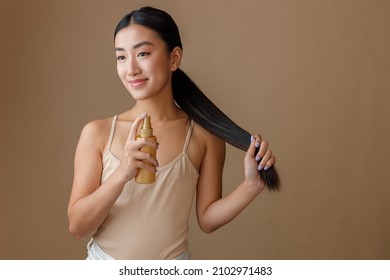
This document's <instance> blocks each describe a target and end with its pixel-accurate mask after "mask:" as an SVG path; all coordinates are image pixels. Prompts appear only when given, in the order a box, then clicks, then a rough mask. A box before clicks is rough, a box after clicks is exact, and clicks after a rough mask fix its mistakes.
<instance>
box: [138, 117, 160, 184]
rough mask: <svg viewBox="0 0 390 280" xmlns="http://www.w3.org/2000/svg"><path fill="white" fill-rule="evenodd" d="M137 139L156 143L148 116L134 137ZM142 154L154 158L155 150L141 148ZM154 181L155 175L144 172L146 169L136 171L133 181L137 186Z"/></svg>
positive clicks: (146, 147) (145, 147)
mask: <svg viewBox="0 0 390 280" xmlns="http://www.w3.org/2000/svg"><path fill="white" fill-rule="evenodd" d="M139 138H148V139H150V140H152V141H155V142H157V138H156V136H154V135H153V128H152V124H151V122H150V116H148V115H146V116H145V118H144V122H143V124H142V128H141V132H140V135H137V136H136V139H139ZM141 151H142V152H146V153H149V154H151V155H153V156H156V150H155V149H153V148H152V147H149V146H144V147H142V148H141ZM155 180H156V174H155V173H153V172H151V171H149V170H146V169H141V168H140V169H138V172H137V175H136V176H135V181H136V182H137V183H138V184H151V183H153V182H154V181H155Z"/></svg>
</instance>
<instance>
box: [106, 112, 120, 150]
mask: <svg viewBox="0 0 390 280" xmlns="http://www.w3.org/2000/svg"><path fill="white" fill-rule="evenodd" d="M117 119H118V115H116V116H114V117H113V118H112V124H111V131H110V137H109V138H108V144H107V150H108V151H109V150H111V144H112V139H113V138H114V133H115V124H116V120H117Z"/></svg>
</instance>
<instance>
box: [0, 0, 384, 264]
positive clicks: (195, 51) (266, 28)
mask: <svg viewBox="0 0 390 280" xmlns="http://www.w3.org/2000/svg"><path fill="white" fill-rule="evenodd" d="M145 5H151V6H155V7H157V8H161V9H163V10H166V11H167V12H169V13H170V14H171V15H172V16H173V18H174V19H175V20H176V22H177V24H178V26H179V28H180V31H181V35H182V40H183V44H184V59H183V63H182V69H183V70H184V71H186V72H187V73H188V74H189V75H190V76H191V77H192V78H193V80H195V82H196V83H197V84H198V85H199V86H200V88H201V89H202V90H203V91H204V92H205V93H206V95H208V96H209V97H210V99H211V100H213V101H214V102H215V103H216V104H217V105H218V106H219V107H220V108H221V109H222V110H223V111H225V112H226V114H227V115H229V116H230V117H231V118H232V119H233V120H235V121H236V122H237V123H238V124H240V125H241V126H243V127H244V128H246V129H247V130H248V131H250V132H251V133H259V134H261V135H263V136H264V138H266V139H267V140H268V141H269V142H270V143H271V146H270V149H271V150H272V151H273V152H274V154H276V155H277V167H278V169H279V172H280V173H281V176H282V182H283V188H282V191H281V192H279V193H270V192H267V191H264V192H263V193H262V194H261V196H259V197H258V198H257V199H256V200H255V201H254V202H253V203H252V204H251V205H250V206H249V207H248V208H247V209H246V210H245V211H244V212H243V213H242V214H241V215H240V216H239V217H238V218H236V219H235V220H234V221H233V222H231V223H230V224H228V225H226V226H224V227H222V228H221V229H219V230H218V231H216V232H214V233H212V234H209V235H208V234H205V233H203V232H201V231H200V230H199V228H198V226H197V224H196V221H195V217H194V213H193V212H192V214H191V219H190V237H189V241H190V247H191V250H192V256H193V259H389V258H390V224H389V223H390V203H389V200H390V199H389V198H390V170H389V168H390V164H389V163H390V160H389V158H390V149H389V144H390V129H389V128H390V127H389V126H390V125H389V120H390V110H389V105H390V102H389V101H390V1H387V0H382V1H381V0H329V1H321V0H296V1H282V0H276V1H275V0H274V1H271V0H234V1H222V0H217V1H206V0H202V1H179V0H176V1H172V0H170V1H124V0H121V1H95V0H93V1H92V0H88V1H78V0H72V1H52V0H38V1H15V0H2V1H1V3H0V11H1V12H0V13H1V15H0V36H1V44H0V48H1V49H0V61H1V63H0V67H1V69H0V70H1V73H0V74H1V76H0V78H1V83H0V93H1V96H0V101H1V103H0V104H1V110H0V114H1V118H0V121H1V130H0V131H1V138H0V141H1V143H0V147H1V161H0V164H1V165H0V180H1V181H0V187H1V189H0V195H1V196H0V219H1V220H0V258H1V259H83V258H85V257H86V249H85V246H86V243H87V241H88V238H86V239H84V240H82V241H76V240H75V239H74V238H73V237H71V235H70V234H69V233H68V221H67V215H66V211H67V203H68V199H69V195H70V189H71V184H72V179H73V158H74V152H75V148H76V144H77V141H78V138H79V135H80V132H81V129H82V127H83V126H84V125H85V124H86V123H87V122H89V121H91V120H94V119H98V118H106V117H111V116H113V115H115V114H117V113H120V112H122V111H125V110H127V109H128V108H130V107H131V106H132V104H134V101H133V100H132V98H131V96H130V94H129V93H128V92H127V91H126V90H125V89H124V87H123V85H122V83H121V82H120V80H119V78H118V77H117V74H116V61H115V56H114V49H113V31H114V28H115V26H116V24H117V22H118V21H119V19H120V18H121V17H122V16H123V15H124V14H126V13H128V12H130V11H131V10H133V9H136V8H139V7H141V6H145ZM243 157H244V153H243V152H242V151H239V150H237V149H235V148H232V147H230V146H228V149H227V159H226V164H225V171H224V194H226V193H229V192H230V191H231V190H232V189H233V187H235V186H236V185H237V184H238V183H239V182H240V181H241V180H242V179H243ZM145 222H147V221H145ZM156 234H158V233H156Z"/></svg>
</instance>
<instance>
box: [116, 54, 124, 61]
mask: <svg viewBox="0 0 390 280" xmlns="http://www.w3.org/2000/svg"><path fill="white" fill-rule="evenodd" d="M116 59H117V60H118V61H122V60H124V59H125V57H124V56H123V55H120V56H118V57H117V58H116Z"/></svg>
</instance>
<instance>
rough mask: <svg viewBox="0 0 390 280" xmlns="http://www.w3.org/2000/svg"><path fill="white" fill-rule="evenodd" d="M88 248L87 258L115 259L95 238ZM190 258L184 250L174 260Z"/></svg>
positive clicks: (188, 253)
mask: <svg viewBox="0 0 390 280" xmlns="http://www.w3.org/2000/svg"><path fill="white" fill-rule="evenodd" d="M87 249H88V257H87V258H86V260H114V258H113V257H111V256H110V255H108V254H107V253H105V252H104V251H103V250H102V249H101V248H100V247H99V245H97V244H96V242H94V240H93V239H91V241H89V243H88V245H87ZM190 258H191V253H190V252H183V253H181V254H180V255H179V256H177V257H176V258H174V260H189V259H190Z"/></svg>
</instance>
